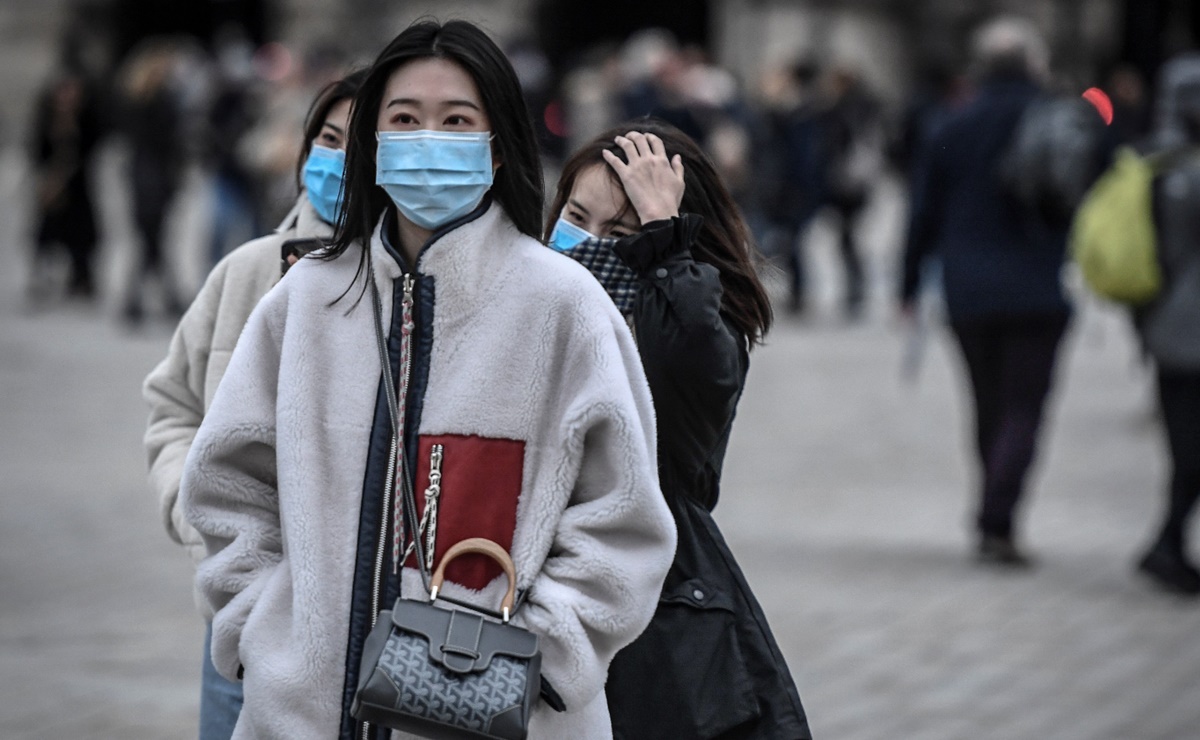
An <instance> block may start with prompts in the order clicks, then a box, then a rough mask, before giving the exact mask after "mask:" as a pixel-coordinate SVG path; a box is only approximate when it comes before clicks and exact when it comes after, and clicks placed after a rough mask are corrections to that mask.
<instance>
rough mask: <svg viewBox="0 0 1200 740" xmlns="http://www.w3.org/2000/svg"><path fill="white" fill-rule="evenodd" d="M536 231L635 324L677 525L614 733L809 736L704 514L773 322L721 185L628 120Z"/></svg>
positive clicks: (582, 157) (699, 163) (582, 160)
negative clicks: (588, 273) (585, 271)
mask: <svg viewBox="0 0 1200 740" xmlns="http://www.w3.org/2000/svg"><path fill="white" fill-rule="evenodd" d="M546 234H547V238H548V243H549V245H550V246H551V247H553V248H555V249H557V250H560V251H564V252H565V253H566V254H568V255H571V256H573V257H575V258H576V259H579V260H580V261H581V262H582V263H584V264H585V265H588V266H589V269H591V270H592V271H593V274H595V275H596V276H597V278H598V279H599V280H600V282H601V284H603V285H605V286H606V288H607V289H608V291H609V293H610V296H611V297H612V299H613V301H614V303H616V304H617V307H618V308H619V309H621V311H622V313H623V315H624V316H625V318H626V320H627V321H628V322H629V324H630V326H632V327H633V331H634V336H635V337H636V339H637V342H638V349H639V354H640V357H641V362H642V367H644V368H645V371H646V377H647V379H648V380H649V383H650V392H651V395H652V397H653V399H654V408H655V413H656V415H657V419H658V470H659V479H660V484H661V486H662V491H663V495H664V496H665V497H666V501H667V505H668V506H669V507H670V509H671V513H672V515H673V516H674V519H675V525H676V528H677V529H678V532H679V545H678V547H677V549H676V552H675V560H674V563H673V564H672V566H671V570H670V572H669V573H668V575H667V580H666V583H665V584H664V586H663V589H662V592H661V594H660V595H659V597H658V608H657V610H656V611H655V613H654V618H653V619H652V620H651V621H650V626H649V627H648V628H647V629H646V631H645V632H643V633H642V634H641V636H639V637H638V639H637V640H635V641H634V642H633V644H632V645H629V646H628V647H626V648H624V649H623V650H621V651H620V652H619V653H617V656H616V658H615V659H614V660H613V663H612V666H611V667H610V668H609V673H608V682H607V684H606V686H605V692H606V694H607V697H608V710H609V714H610V716H611V717H612V723H613V736H614V737H616V738H618V740H635V739H640V738H646V739H650V738H685V737H686V738H694V739H696V740H714V739H718V738H720V739H723V740H732V739H733V738H739V739H741V740H748V739H750V738H776V739H778V740H789V739H793V738H810V737H811V734H810V732H809V728H808V721H807V718H806V715H805V712H804V708H803V706H802V705H801V703H800V696H799V693H798V692H797V690H796V686H795V683H794V682H793V681H792V677H791V674H790V673H789V671H788V667H787V663H786V661H785V660H784V658H783V655H782V654H781V652H780V650H779V647H778V645H777V644H776V643H775V639H774V637H773V635H772V634H771V631H770V628H769V627H768V625H767V619H766V616H765V615H764V614H763V612H762V608H761V607H760V606H759V604H758V601H757V599H755V597H754V594H753V592H752V591H751V590H750V586H749V584H748V583H747V582H746V579H745V576H744V575H743V574H742V571H741V569H740V568H739V567H738V564H737V561H736V559H735V558H734V556H733V553H732V552H731V551H730V549H729V547H728V545H727V544H726V543H725V540H724V538H723V537H722V535H721V532H720V530H719V529H718V527H717V524H716V522H715V521H714V520H713V518H712V514H711V512H712V510H713V508H714V507H715V506H716V505H717V501H718V499H719V497H720V484H721V470H722V468H723V464H724V458H725V451H726V447H727V445H728V442H729V435H730V431H731V429H732V427H733V419H734V416H735V414H736V411H737V403H738V399H739V398H740V397H741V394H742V389H743V388H744V387H745V383H746V372H747V369H748V366H749V352H750V349H751V348H752V347H754V346H755V345H757V344H759V343H761V341H762V337H763V335H764V334H765V333H766V331H767V329H768V328H769V327H770V324H771V305H770V301H769V300H768V298H767V295H766V291H765V290H764V289H763V286H762V285H761V284H760V282H759V280H758V277H757V274H756V271H755V265H754V262H753V259H752V255H753V245H752V242H751V239H750V236H749V229H748V228H747V226H746V224H745V222H744V221H743V220H742V217H741V215H740V212H739V210H738V208H737V206H736V205H735V203H734V200H733V197H732V196H731V194H730V193H729V191H728V190H727V189H726V187H725V185H724V183H723V182H722V181H721V178H720V176H719V175H718V172H717V169H716V166H715V165H714V163H713V162H712V160H711V159H709V157H708V156H706V155H705V154H704V153H703V152H702V151H701V150H700V148H699V146H697V144H696V143H695V142H694V141H693V140H692V139H690V138H689V137H688V136H687V135H685V134H684V133H683V132H682V131H680V130H679V129H677V128H675V127H674V126H671V125H670V124H667V123H664V122H661V121H656V120H653V119H639V120H635V121H632V122H629V123H626V124H622V125H619V126H617V127H615V128H613V129H611V130H609V131H607V132H605V133H602V134H600V135H599V136H597V137H596V138H595V139H594V140H593V141H591V142H589V143H588V144H586V145H584V147H583V148H582V149H580V150H579V151H578V152H576V153H575V154H574V155H573V156H572V157H571V158H570V159H569V160H568V161H567V163H566V164H565V165H564V168H563V176H562V179H561V180H560V181H559V185H558V192H557V194H556V195H555V198H554V201H553V203H552V206H551V210H550V217H549V219H548V221H547V223H546ZM597 255H600V256H597ZM614 276H616V277H615V278H614Z"/></svg>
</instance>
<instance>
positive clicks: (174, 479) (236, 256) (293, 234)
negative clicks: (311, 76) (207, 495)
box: [142, 71, 366, 740]
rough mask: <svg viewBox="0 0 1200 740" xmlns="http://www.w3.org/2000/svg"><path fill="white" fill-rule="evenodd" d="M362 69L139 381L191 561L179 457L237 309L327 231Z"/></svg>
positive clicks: (238, 695) (314, 121) (158, 476)
mask: <svg viewBox="0 0 1200 740" xmlns="http://www.w3.org/2000/svg"><path fill="white" fill-rule="evenodd" d="M365 76H366V72H365V71H362V72H355V73H353V74H350V75H347V76H346V77H345V78H343V79H341V80H338V81H336V82H333V83H330V84H329V85H327V86H326V87H325V88H323V89H322V90H321V92H320V93H318V94H317V96H316V99H315V100H314V101H313V105H312V108H311V109H310V110H309V113H308V116H307V119H306V121H305V126H304V139H303V146H302V151H301V160H300V162H298V169H297V175H298V180H299V182H301V183H303V186H304V187H303V189H302V192H301V193H300V196H299V197H298V198H297V199H296V204H295V206H294V207H293V208H292V210H291V212H290V213H288V215H287V216H286V217H285V218H284V219H283V222H282V223H281V224H280V225H279V227H278V228H277V229H276V230H275V232H274V233H273V234H269V235H267V236H264V237H261V238H258V239H254V240H253V241H250V242H247V243H246V244H243V245H242V246H240V247H238V248H237V249H235V250H234V251H232V252H231V253H230V254H229V255H228V256H227V257H225V258H224V259H222V260H221V261H220V262H219V263H217V266H216V267H215V268H213V271H212V272H211V273H209V275H208V278H207V279H206V280H205V281H204V286H203V287H202V288H201V289H200V293H199V294H198V295H197V296H196V300H195V301H193V302H192V305H191V306H190V307H189V308H188V310H187V312H186V313H184V315H183V318H182V319H181V320H180V322H179V327H178V328H177V329H176V330H175V336H174V337H172V338H171V346H170V349H169V351H168V352H167V356H166V357H165V358H164V359H163V361H162V362H160V363H159V364H158V366H157V367H156V368H154V370H153V371H151V373H150V374H149V375H148V376H147V377H146V382H145V384H144V385H143V388H142V394H143V396H144V397H145V399H146V402H147V403H148V404H149V406H150V419H149V422H148V423H147V426H146V438H145V444H146V453H147V456H148V458H149V464H150V483H151V486H152V487H153V488H154V491H155V493H157V494H158V497H159V502H160V504H161V507H162V513H163V520H164V523H165V524H166V527H167V533H168V534H169V535H170V536H171V538H172V539H173V540H175V541H176V542H178V543H179V544H181V545H183V547H184V548H185V549H186V550H187V551H188V554H189V555H191V556H192V558H193V559H194V560H195V561H196V562H197V563H199V562H200V560H201V559H202V558H203V557H204V543H203V542H202V541H201V539H200V534H199V533H198V532H196V530H195V529H193V528H192V526H191V525H189V524H188V523H187V522H185V521H184V520H183V510H182V507H181V506H180V504H179V481H180V477H181V476H182V475H183V462H184V460H185V459H186V458H187V454H188V450H190V449H191V446H192V440H193V439H194V438H195V436H196V430H197V429H198V428H199V427H200V422H201V421H202V420H203V419H204V415H205V413H206V412H207V411H208V407H209V406H210V405H211V403H212V399H213V394H214V393H215V392H216V389H217V384H218V383H220V381H221V377H222V376H223V375H224V374H225V367H226V365H227V364H228V363H229V357H230V355H231V354H233V348H234V345H235V344H237V339H238V336H239V335H240V334H241V333H242V327H243V326H245V324H246V319H247V318H248V317H249V316H250V312H251V311H252V310H253V309H254V307H255V306H256V305H257V304H258V301H259V299H260V298H262V297H263V296H264V295H265V294H266V292H267V291H268V290H270V289H271V288H272V287H274V285H275V283H277V282H279V277H280V275H281V274H282V271H281V269H280V268H281V263H280V256H281V252H282V248H283V247H284V245H285V244H289V243H295V242H296V241H297V240H299V241H304V240H312V239H327V238H329V237H331V236H332V235H333V222H334V221H336V220H337V209H336V203H337V197H338V192H339V191H340V189H341V181H342V178H341V175H342V173H341V170H340V165H337V160H338V159H339V158H341V157H344V152H345V134H346V129H347V127H348V125H349V122H350V101H351V99H353V97H354V93H355V92H357V91H358V86H359V85H360V84H361V83H362V79H363V77H365ZM200 610H201V612H202V613H203V614H204V617H205V619H206V620H207V619H210V618H211V617H212V613H211V611H210V610H208V609H207V607H206V606H205V605H204V603H203V600H202V599H201V600H200ZM209 631H210V632H211V625H210V626H209ZM204 644H205V648H204V656H205V657H204V664H203V670H202V673H201V684H200V740H228V739H229V737H230V735H232V734H233V726H234V724H236V723H237V717H238V712H239V710H240V708H241V706H242V688H241V684H239V683H236V682H231V681H228V680H226V679H224V678H222V677H221V675H220V674H219V673H217V671H216V670H215V669H214V667H213V665H212V661H211V660H210V659H209V658H208V654H209V650H208V644H209V636H208V635H206V637H205V642H204Z"/></svg>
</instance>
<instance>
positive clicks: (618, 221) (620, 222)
mask: <svg viewBox="0 0 1200 740" xmlns="http://www.w3.org/2000/svg"><path fill="white" fill-rule="evenodd" d="M604 225H605V226H624V227H625V228H627V229H629V230H631V231H637V230H638V225H637V224H635V223H633V222H632V221H626V220H625V219H624V218H610V219H609V220H607V221H605V222H604Z"/></svg>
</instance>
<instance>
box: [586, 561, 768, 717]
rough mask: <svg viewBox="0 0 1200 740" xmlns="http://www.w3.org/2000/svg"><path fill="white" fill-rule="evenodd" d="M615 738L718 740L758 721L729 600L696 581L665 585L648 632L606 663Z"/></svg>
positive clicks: (728, 596)
mask: <svg viewBox="0 0 1200 740" xmlns="http://www.w3.org/2000/svg"><path fill="white" fill-rule="evenodd" d="M605 690H606V692H607V693H608V703H609V709H610V713H611V714H612V717H613V726H614V730H615V736H616V737H617V738H629V739H630V740H632V739H633V738H645V737H679V738H683V737H687V738H696V740H706V739H707V738H716V737H719V736H720V735H721V734H722V733H724V732H726V731H728V730H730V729H732V728H735V727H737V726H739V725H743V724H746V723H750V722H753V721H754V720H755V719H756V718H757V717H758V716H759V708H758V703H757V700H756V699H755V696H754V690H753V681H752V678H751V676H750V674H749V671H748V669H747V666H746V661H745V659H744V657H743V655H742V651H741V648H740V646H739V644H738V637H737V614H736V610H735V607H734V601H733V598H732V596H730V595H729V594H728V593H727V592H726V591H724V590H722V589H718V588H715V587H714V586H712V584H711V583H709V582H707V581H705V580H704V579H703V578H691V579H688V580H684V581H676V582H674V583H672V582H671V581H670V580H668V583H667V587H666V588H665V589H664V590H663V593H662V596H661V598H660V599H659V603H658V610H657V611H656V612H655V613H654V617H653V619H651V620H650V625H649V627H647V628H646V631H645V632H643V633H642V635H641V636H640V637H638V639H637V640H636V641H634V643H633V644H632V645H630V646H629V647H627V648H625V649H624V650H622V651H621V652H620V653H618V654H617V657H616V658H615V659H614V660H613V664H612V668H611V670H610V671H609V682H608V686H607V687H606V688H605Z"/></svg>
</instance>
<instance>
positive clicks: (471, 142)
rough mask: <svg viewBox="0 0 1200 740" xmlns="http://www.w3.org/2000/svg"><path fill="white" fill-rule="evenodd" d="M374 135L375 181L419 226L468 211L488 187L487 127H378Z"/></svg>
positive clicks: (444, 221) (433, 226) (489, 151)
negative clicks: (460, 129)
mask: <svg viewBox="0 0 1200 740" xmlns="http://www.w3.org/2000/svg"><path fill="white" fill-rule="evenodd" d="M376 137H377V138H378V139H379V147H378V149H377V150H376V155H375V184H376V185H380V186H382V187H383V189H384V190H386V191H387V194H388V195H389V196H390V197H391V199H392V202H393V203H395V204H396V208H398V209H400V213H402V214H404V217H405V218H407V219H408V220H409V221H411V222H413V223H414V224H416V225H417V226H420V227H421V228H423V229H429V230H434V229H437V228H438V227H440V226H444V225H445V224H448V223H450V222H451V221H453V220H455V219H456V218H461V217H462V216H465V215H467V214H468V213H470V212H471V211H473V210H474V209H475V207H476V206H477V205H479V202H480V201H481V200H483V196H484V195H485V194H486V193H487V191H488V190H490V189H491V187H492V145H491V134H490V133H489V132H487V131H380V132H378V133H377V134H376Z"/></svg>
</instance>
